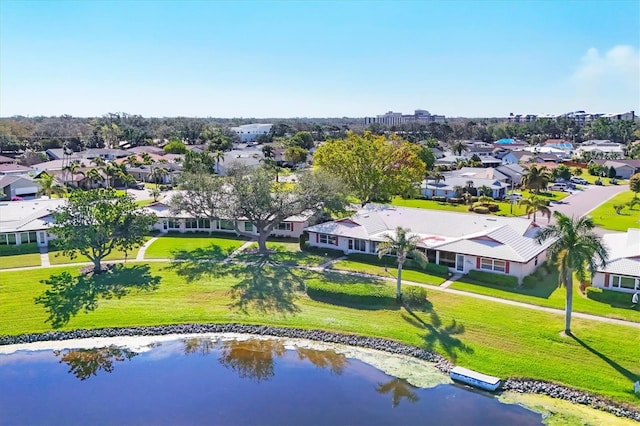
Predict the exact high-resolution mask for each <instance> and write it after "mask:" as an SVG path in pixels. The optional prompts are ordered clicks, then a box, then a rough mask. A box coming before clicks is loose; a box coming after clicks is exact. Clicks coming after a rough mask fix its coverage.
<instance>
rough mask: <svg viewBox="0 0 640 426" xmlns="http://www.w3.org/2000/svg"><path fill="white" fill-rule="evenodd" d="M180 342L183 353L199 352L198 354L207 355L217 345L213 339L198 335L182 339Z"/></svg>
mask: <svg viewBox="0 0 640 426" xmlns="http://www.w3.org/2000/svg"><path fill="white" fill-rule="evenodd" d="M182 343H183V344H184V354H185V355H191V354H195V353H199V354H200V355H209V354H210V353H211V351H212V350H214V349H215V348H216V347H217V343H216V342H215V341H213V340H211V339H203V338H199V337H192V338H189V339H182Z"/></svg>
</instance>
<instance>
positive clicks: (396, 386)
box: [376, 378, 420, 408]
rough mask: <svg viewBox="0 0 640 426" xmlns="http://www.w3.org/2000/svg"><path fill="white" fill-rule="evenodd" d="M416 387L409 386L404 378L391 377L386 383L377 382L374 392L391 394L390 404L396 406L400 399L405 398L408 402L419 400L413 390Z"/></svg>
mask: <svg viewBox="0 0 640 426" xmlns="http://www.w3.org/2000/svg"><path fill="white" fill-rule="evenodd" d="M414 389H416V388H415V387H413V386H411V385H410V384H409V383H408V382H407V381H406V380H405V379H398V378H395V379H392V380H389V381H388V382H387V383H378V386H376V392H378V393H380V394H386V393H390V394H391V406H392V407H393V408H396V407H397V406H398V405H400V401H402V400H403V399H406V400H407V401H409V402H412V403H416V402H418V401H419V400H420V398H419V397H418V395H417V394H416V393H415V392H414V391H413V390H414Z"/></svg>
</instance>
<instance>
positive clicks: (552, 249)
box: [538, 211, 609, 335]
mask: <svg viewBox="0 0 640 426" xmlns="http://www.w3.org/2000/svg"><path fill="white" fill-rule="evenodd" d="M553 217H554V219H555V220H556V223H555V224H554V225H550V226H547V227H546V228H543V229H542V230H541V231H540V233H539V234H538V242H539V243H542V242H543V241H546V240H548V239H553V240H554V242H553V243H552V244H551V245H550V246H549V249H548V251H547V252H548V254H549V259H550V260H551V261H552V262H553V263H555V264H556V265H557V267H558V274H559V276H558V280H559V284H560V285H561V286H564V287H565V289H566V301H565V326H564V332H565V333H566V334H567V335H570V334H571V310H572V305H573V273H574V272H575V273H576V276H577V277H578V279H579V280H581V281H582V280H584V279H586V273H587V271H589V272H592V273H593V272H594V271H595V270H596V269H597V268H598V266H603V267H604V266H605V265H606V263H607V261H608V258H609V252H608V250H607V248H606V246H604V245H603V244H602V240H601V239H600V237H599V236H598V235H597V234H596V233H595V232H593V228H595V225H594V223H593V219H591V218H590V217H588V216H583V217H580V218H577V219H576V218H573V217H571V218H570V217H569V216H567V215H565V214H562V213H560V212H558V211H555V212H553Z"/></svg>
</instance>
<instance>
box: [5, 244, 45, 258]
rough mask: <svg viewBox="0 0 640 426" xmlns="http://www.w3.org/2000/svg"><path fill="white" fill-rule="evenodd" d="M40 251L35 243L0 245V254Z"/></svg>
mask: <svg viewBox="0 0 640 426" xmlns="http://www.w3.org/2000/svg"><path fill="white" fill-rule="evenodd" d="M29 253H40V249H39V248H38V245H37V244H36V243H28V244H27V243H23V244H19V245H14V244H12V245H6V246H5V245H2V246H0V256H11V255H14V254H29Z"/></svg>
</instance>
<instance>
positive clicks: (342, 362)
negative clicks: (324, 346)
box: [296, 348, 348, 375]
mask: <svg viewBox="0 0 640 426" xmlns="http://www.w3.org/2000/svg"><path fill="white" fill-rule="evenodd" d="M296 352H297V353H298V358H299V359H301V360H302V359H307V360H309V362H311V364H313V365H315V366H316V367H320V368H328V369H329V370H331V372H332V373H333V374H337V375H340V374H342V371H343V370H344V367H345V366H346V365H347V362H348V361H347V357H346V356H344V354H339V353H337V352H335V351H331V350H324V351H319V350H315V349H307V348H296Z"/></svg>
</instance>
